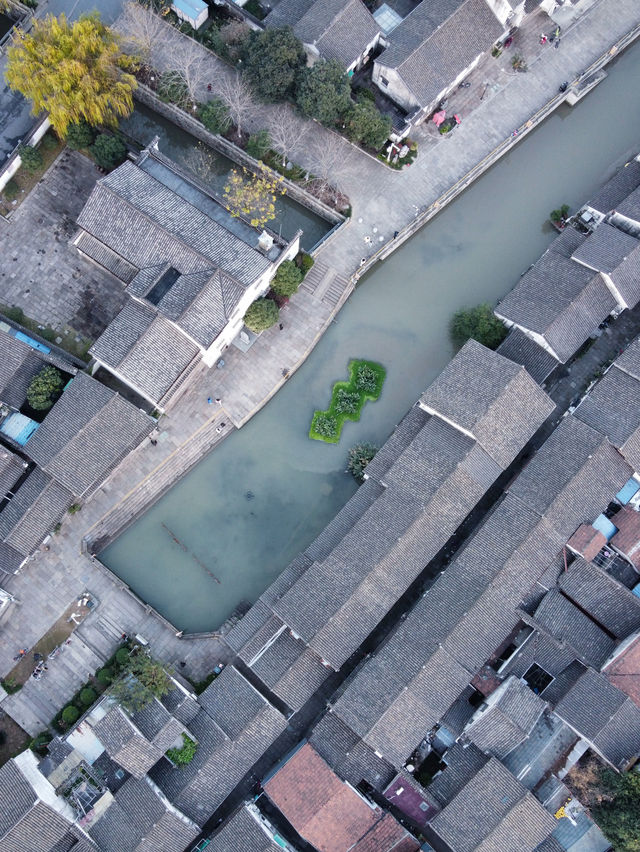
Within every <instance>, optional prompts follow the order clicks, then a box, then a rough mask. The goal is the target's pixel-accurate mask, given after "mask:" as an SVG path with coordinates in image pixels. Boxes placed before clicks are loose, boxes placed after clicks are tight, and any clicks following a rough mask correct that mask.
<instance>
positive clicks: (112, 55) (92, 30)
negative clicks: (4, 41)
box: [6, 13, 136, 137]
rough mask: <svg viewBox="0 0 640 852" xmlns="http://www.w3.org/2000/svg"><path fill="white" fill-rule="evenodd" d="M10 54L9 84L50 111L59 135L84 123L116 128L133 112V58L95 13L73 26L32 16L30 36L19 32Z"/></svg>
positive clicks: (62, 20)
mask: <svg viewBox="0 0 640 852" xmlns="http://www.w3.org/2000/svg"><path fill="white" fill-rule="evenodd" d="M13 39H14V40H13V44H12V45H11V47H9V49H8V50H7V71H6V79H7V82H8V83H9V86H10V87H11V88H12V89H15V90H16V91H18V92H21V93H22V94H23V95H24V96H25V98H27V99H28V100H30V101H31V102H32V103H33V111H34V113H39V112H42V111H46V112H48V113H49V119H50V121H51V124H52V125H53V127H54V129H55V130H56V132H57V133H58V135H60V136H62V137H65V136H66V134H67V128H68V127H69V125H70V124H77V123H78V122H80V121H82V120H84V121H87V122H88V123H89V124H91V125H92V126H98V125H105V124H106V125H110V126H115V125H117V123H118V118H120V117H122V116H126V115H129V114H130V113H131V111H132V110H133V90H134V89H135V87H136V80H135V77H134V76H133V75H132V74H131V73H129V72H130V70H131V68H132V60H131V59H130V58H129V57H128V56H126V55H125V54H124V53H123V52H122V51H121V49H120V45H119V42H118V39H117V36H116V34H115V32H114V31H113V30H110V29H109V28H108V27H106V26H105V25H104V24H103V23H102V21H101V20H100V16H99V15H98V14H97V13H94V14H91V15H83V16H81V17H80V18H79V19H78V20H77V21H74V22H73V23H70V22H69V21H67V19H66V17H65V16H64V15H60V17H59V18H55V17H54V16H53V15H47V17H46V18H44V19H40V18H34V19H33V25H32V27H31V30H30V32H26V31H24V30H21V29H17V30H16V31H15V32H14V37H13Z"/></svg>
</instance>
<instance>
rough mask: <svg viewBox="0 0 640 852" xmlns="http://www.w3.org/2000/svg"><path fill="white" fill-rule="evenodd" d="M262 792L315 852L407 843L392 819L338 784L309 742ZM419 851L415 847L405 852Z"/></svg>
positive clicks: (382, 849) (381, 850) (379, 851)
mask: <svg viewBox="0 0 640 852" xmlns="http://www.w3.org/2000/svg"><path fill="white" fill-rule="evenodd" d="M264 790H265V792H266V794H267V796H268V797H269V798H270V799H271V801H272V802H273V803H274V805H275V806H276V807H277V808H278V809H279V810H280V811H281V812H282V814H283V815H284V816H285V817H286V819H287V820H288V821H289V822H290V823H291V825H292V826H293V827H294V828H295V829H296V831H297V832H298V833H299V834H300V835H301V836H302V837H304V838H305V839H306V840H308V841H309V842H310V843H311V844H312V845H313V846H315V848H316V849H318V850H319V852H348V850H351V849H352V850H354V852H356V851H357V852H369V850H372V852H387V850H391V849H392V848H395V847H396V845H397V844H398V843H399V842H400V841H401V840H402V839H403V838H406V837H407V832H406V831H405V830H404V829H403V828H402V826H401V825H400V824H399V823H398V822H396V821H395V820H394V819H393V817H392V816H391V815H390V814H386V813H384V812H383V811H381V809H380V808H379V807H375V806H371V805H369V804H368V803H367V802H365V801H364V800H363V799H362V797H361V796H360V795H358V794H357V793H356V792H355V790H354V789H353V788H352V787H349V786H348V785H347V784H345V783H344V782H343V781H341V780H340V779H339V778H338V776H337V775H336V774H335V773H334V772H333V771H332V770H331V769H330V768H329V766H328V765H327V764H326V763H325V761H324V760H323V759H322V758H321V757H320V755H319V754H318V753H317V752H316V751H315V750H314V749H313V748H312V746H311V745H310V744H309V743H308V742H306V743H304V744H303V745H302V746H301V747H300V748H298V749H297V750H296V751H295V752H294V753H293V755H292V756H291V757H289V758H288V760H287V761H286V762H285V764H284V765H283V766H282V767H281V768H280V769H279V770H278V771H277V772H276V773H275V775H273V776H272V777H271V778H269V779H268V780H267V781H265V782H264ZM403 848H404V847H403ZM417 848H418V844H417V842H415V841H414V842H413V843H412V844H410V846H408V847H407V852H408V850H409V849H414V850H415V849H417Z"/></svg>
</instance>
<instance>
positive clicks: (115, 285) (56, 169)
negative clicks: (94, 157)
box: [0, 148, 124, 339]
mask: <svg viewBox="0 0 640 852" xmlns="http://www.w3.org/2000/svg"><path fill="white" fill-rule="evenodd" d="M99 177H100V172H99V171H98V169H97V168H96V167H95V166H94V164H93V163H92V162H91V161H90V160H89V159H88V158H87V157H84V156H82V154H79V153H78V152H77V151H71V150H69V149H68V148H66V149H65V150H64V151H63V152H62V153H61V154H60V156H59V157H58V159H57V160H56V161H55V163H54V164H53V165H52V166H51V168H50V169H49V170H48V171H47V173H46V175H45V176H44V177H43V179H42V180H40V181H39V182H38V184H37V185H36V186H35V187H34V189H33V191H32V192H31V194H30V195H29V197H28V198H26V199H25V200H24V202H23V203H22V204H21V205H20V206H19V207H18V208H17V209H16V211H15V212H14V213H13V214H12V216H11V219H10V221H8V222H7V221H5V220H4V219H0V257H1V258H2V266H1V267H0V302H4V303H5V304H7V305H18V306H19V307H21V308H22V309H23V310H24V312H25V314H26V315H27V316H29V317H32V318H33V319H36V320H37V321H38V322H41V323H42V324H43V325H47V324H48V325H51V326H52V327H54V328H57V329H62V328H64V327H65V326H71V328H73V329H74V330H75V331H77V332H79V333H80V334H82V335H84V336H86V337H88V338H90V339H94V338H96V337H97V336H98V335H99V334H100V332H101V331H102V330H103V329H104V328H105V327H106V326H107V324H108V323H109V322H110V320H111V319H113V317H114V316H115V315H116V314H117V312H118V311H119V310H120V308H121V307H122V305H123V303H124V288H123V287H122V285H121V284H120V283H119V282H118V281H116V279H115V278H113V277H112V276H111V275H109V274H108V273H107V272H104V271H102V270H101V269H99V268H98V267H97V266H94V265H93V264H91V263H89V262H88V261H86V260H84V259H83V258H82V257H81V256H80V255H79V254H78V252H77V251H76V250H75V249H74V248H72V247H71V246H70V245H69V244H68V243H69V239H70V238H71V237H72V236H73V234H74V233H75V231H76V230H77V226H76V224H75V221H76V218H77V216H78V214H79V213H80V211H81V210H82V207H83V206H84V203H85V201H86V200H87V198H88V197H89V193H90V192H91V190H92V189H93V187H94V184H95V182H96V180H97V178H99Z"/></svg>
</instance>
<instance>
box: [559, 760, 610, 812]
mask: <svg viewBox="0 0 640 852" xmlns="http://www.w3.org/2000/svg"><path fill="white" fill-rule="evenodd" d="M605 769H606V767H605V766H604V764H602V763H601V762H600V761H599V760H598V759H597V758H596V757H594V756H593V755H591V754H589V755H587V756H586V757H584V758H583V759H582V760H580V761H579V762H578V763H577V764H576V766H574V767H573V769H572V770H571V772H569V774H568V775H567V776H566V778H565V779H564V782H565V784H566V785H567V787H569V789H570V790H571V792H572V793H573V794H574V796H575V797H576V798H577V799H579V800H580V801H581V802H582V804H583V805H584V806H585V808H587V809H588V810H589V809H591V808H593V807H595V806H597V805H599V804H601V803H602V802H604V801H610V800H611V798H612V796H611V793H610V792H609V791H608V790H607V789H606V787H605V785H604V784H603V781H602V773H603V771H604V770H605Z"/></svg>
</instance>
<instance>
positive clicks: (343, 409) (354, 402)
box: [333, 388, 360, 414]
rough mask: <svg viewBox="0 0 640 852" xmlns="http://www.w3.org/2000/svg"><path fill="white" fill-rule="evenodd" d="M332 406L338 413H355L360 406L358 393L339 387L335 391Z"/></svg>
mask: <svg viewBox="0 0 640 852" xmlns="http://www.w3.org/2000/svg"><path fill="white" fill-rule="evenodd" d="M333 407H334V410H335V411H337V412H338V414H355V413H356V411H358V409H359V408H360V394H359V393H356V392H355V391H348V390H347V389H346V388H340V389H339V390H338V391H337V392H336V395H335V400H334V403H333Z"/></svg>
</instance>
